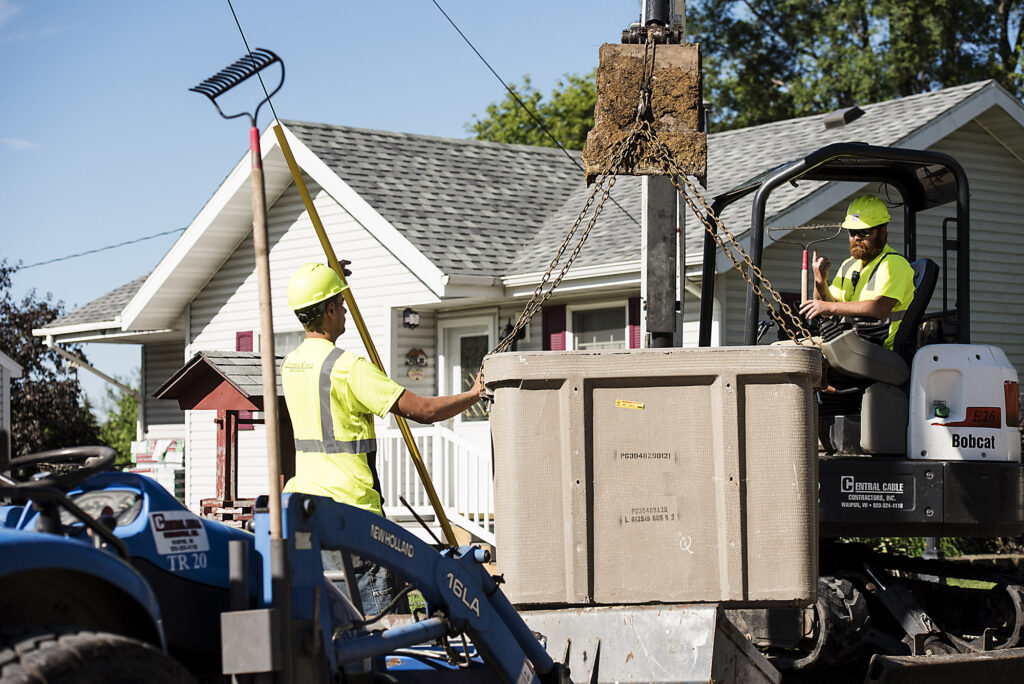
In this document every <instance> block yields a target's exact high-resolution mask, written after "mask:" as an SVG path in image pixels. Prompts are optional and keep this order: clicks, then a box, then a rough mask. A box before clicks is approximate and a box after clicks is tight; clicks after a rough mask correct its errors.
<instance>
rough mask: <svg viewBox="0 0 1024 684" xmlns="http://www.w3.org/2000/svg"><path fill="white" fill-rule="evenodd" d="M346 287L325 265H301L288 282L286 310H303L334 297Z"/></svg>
mask: <svg viewBox="0 0 1024 684" xmlns="http://www.w3.org/2000/svg"><path fill="white" fill-rule="evenodd" d="M347 287H348V285H346V284H345V283H343V282H341V278H339V277H338V274H337V273H335V272H334V271H332V270H331V268H330V267H329V266H327V265H325V264H317V263H309V264H303V265H302V266H300V267H299V269H298V270H297V271H295V273H293V274H292V277H291V280H289V281H288V308H290V309H291V310H292V311H298V310H300V309H305V308H306V307H310V306H313V305H314V304H319V303H320V302H323V301H326V300H328V299H330V298H331V297H333V296H335V295H336V294H338V293H339V292H341V291H343V290H345V289H346V288H347Z"/></svg>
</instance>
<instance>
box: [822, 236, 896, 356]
mask: <svg viewBox="0 0 1024 684" xmlns="http://www.w3.org/2000/svg"><path fill="white" fill-rule="evenodd" d="M889 255H892V256H889ZM855 272H856V273H857V274H858V276H857V278H856V281H857V282H856V284H855V283H854V277H853V274H854V273H855ZM828 290H829V292H831V293H832V298H833V299H835V300H836V301H837V302H864V301H868V300H871V299H875V298H876V297H889V298H891V299H895V300H896V306H894V307H893V308H892V311H891V312H890V313H889V318H888V321H889V334H888V335H887V336H886V338H885V343H884V345H883V346H885V348H886V349H892V341H893V339H895V337H896V331H897V330H899V328H900V323H901V322H902V321H903V316H904V315H905V314H906V312H907V307H909V306H910V302H912V301H913V300H914V269H913V268H912V267H911V265H910V262H908V261H907V260H906V259H904V258H903V256H902V255H901V254H900V253H899V252H897V251H896V250H894V249H893V248H892V247H890V246H889V245H886V246H885V249H883V250H882V253H881V254H879V255H878V256H876V257H875V258H874V259H872V260H871V261H869V262H867V263H866V264H865V263H864V262H863V261H861V260H860V259H855V258H853V257H850V258H849V259H847V260H846V261H844V262H843V265H842V266H840V267H839V272H838V273H837V274H836V277H835V278H833V279H832V284H831V285H830V286H829V288H828Z"/></svg>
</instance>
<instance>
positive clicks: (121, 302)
mask: <svg viewBox="0 0 1024 684" xmlns="http://www.w3.org/2000/svg"><path fill="white" fill-rule="evenodd" d="M148 277H149V274H146V275H144V276H140V277H138V278H136V279H135V280H133V281H131V282H130V283H127V284H125V285H122V286H121V287H119V288H117V289H116V290H112V291H110V292H108V293H107V294H105V295H103V296H102V297H97V298H96V299H94V300H92V301H91V302H89V303H88V304H86V305H84V306H80V307H78V308H77V309H75V310H74V311H72V312H71V313H68V314H65V315H64V316H61V317H60V318H58V319H57V320H55V321H53V322H51V323H49V324H48V325H45V326H43V329H44V330H46V329H48V328H63V327H65V326H68V325H78V324H80V323H104V322H106V321H116V320H117V319H118V317H119V316H120V315H121V311H122V310H123V309H124V307H125V305H127V304H128V302H129V301H131V298H132V297H134V296H135V293H136V292H138V291H139V288H141V287H142V284H143V283H144V282H146V278H148Z"/></svg>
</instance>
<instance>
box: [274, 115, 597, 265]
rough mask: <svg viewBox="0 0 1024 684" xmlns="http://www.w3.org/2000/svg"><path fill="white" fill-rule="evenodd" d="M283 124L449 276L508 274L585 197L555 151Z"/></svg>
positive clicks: (576, 173)
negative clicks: (574, 196)
mask: <svg viewBox="0 0 1024 684" xmlns="http://www.w3.org/2000/svg"><path fill="white" fill-rule="evenodd" d="M284 123H285V125H286V126H288V128H289V129H290V130H291V131H292V132H294V133H295V134H296V135H297V136H298V137H299V138H300V139H301V140H302V142H303V143H305V144H306V145H307V146H308V147H309V148H310V149H311V150H312V151H313V152H314V153H315V154H316V155H317V156H318V157H319V158H320V159H321V160H323V161H324V163H326V164H327V165H328V166H329V167H330V168H331V169H332V170H333V171H334V172H335V173H336V174H337V175H338V176H339V177H340V178H341V179H342V180H344V181H345V182H346V183H347V184H348V185H349V186H351V187H352V189H354V190H355V191H356V192H357V193H359V195H360V196H361V197H362V198H363V199H364V200H366V201H367V202H368V203H369V204H370V206H372V207H373V208H374V209H376V210H377V211H378V212H380V214H381V215H382V216H383V217H384V218H385V219H387V220H388V222H390V223H391V224H392V225H393V226H395V228H397V229H398V230H400V231H401V232H402V234H403V235H404V236H405V237H406V238H407V239H408V240H409V241H410V242H411V243H412V244H413V245H415V246H416V248H417V249H419V250H420V251H421V252H423V253H424V254H425V255H426V256H427V257H428V258H430V260H431V261H432V262H433V263H434V264H436V265H437V266H438V268H440V269H441V270H442V271H443V272H444V273H446V274H453V275H455V274H461V275H487V276H493V275H498V274H501V273H503V272H504V271H505V268H506V267H507V266H508V264H510V263H511V262H512V261H513V259H515V257H516V255H517V254H518V252H519V250H520V249H522V247H523V246H524V245H525V244H527V243H528V242H530V240H532V239H533V236H534V235H535V234H536V233H537V232H538V230H540V228H541V226H542V225H543V223H544V220H545V219H546V218H547V217H548V216H550V215H551V214H552V213H553V212H554V211H555V210H556V209H557V208H558V207H559V206H561V205H562V204H563V203H564V202H565V200H566V198H568V197H569V195H570V193H572V191H573V190H574V189H578V188H582V187H583V182H584V181H583V172H582V171H580V170H579V168H578V167H577V166H576V165H575V164H574V163H573V162H572V161H571V160H570V159H568V158H567V157H566V156H565V154H564V153H563V152H562V151H561V150H557V149H551V148H546V147H530V146H527V145H504V144H498V143H489V142H481V141H478V140H454V139H450V138H437V137H431V136H423V135H411V134H406V133H391V132H387V131H373V130H365V129H358V128H348V127H343V126H328V125H324V124H313V123H305V122H301V121H285V122H284ZM572 154H578V153H572Z"/></svg>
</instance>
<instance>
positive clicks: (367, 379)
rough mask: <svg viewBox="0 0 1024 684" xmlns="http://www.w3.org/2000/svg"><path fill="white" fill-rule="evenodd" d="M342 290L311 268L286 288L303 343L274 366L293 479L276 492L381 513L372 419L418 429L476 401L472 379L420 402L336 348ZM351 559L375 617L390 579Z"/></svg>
mask: <svg viewBox="0 0 1024 684" xmlns="http://www.w3.org/2000/svg"><path fill="white" fill-rule="evenodd" d="M346 288H348V285H347V284H346V283H344V282H342V279H341V278H340V277H339V276H338V275H337V274H336V273H335V272H334V271H333V270H331V269H330V268H329V267H328V266H326V265H324V264H316V263H310V264H305V265H304V266H302V267H300V268H299V269H298V270H297V271H296V272H295V273H294V274H293V275H292V277H291V280H290V281H289V282H288V307H289V308H291V309H292V310H293V311H294V312H295V315H296V316H297V317H298V319H299V322H300V323H302V326H303V328H304V329H305V332H306V337H305V339H304V340H303V342H302V344H301V345H299V347H298V348H297V349H295V350H294V351H292V352H291V353H289V354H288V355H287V356H285V358H284V361H283V362H282V364H281V384H282V386H283V388H284V398H285V402H286V403H287V405H288V414H289V415H290V416H291V421H292V428H293V430H294V433H295V477H293V478H291V479H290V480H289V481H288V482H287V483H286V484H285V488H284V490H285V491H286V492H302V493H304V494H315V495H317V496H328V497H331V498H332V499H334V500H335V501H340V502H342V503H346V504H350V505H352V506H357V507H359V508H363V509H366V510H368V511H373V512H374V513H377V514H378V515H383V510H382V503H383V497H382V495H381V488H380V482H379V480H378V477H377V470H376V467H375V463H374V461H375V457H376V450H377V442H376V438H375V434H374V429H373V417H374V416H375V415H376V416H379V417H381V418H384V417H386V416H387V414H388V413H389V412H390V413H394V414H397V415H400V416H403V417H405V418H408V419H410V420H415V421H417V422H420V423H435V422H438V421H441V420H447V419H448V418H451V417H453V416H455V415H458V414H459V413H461V412H462V411H464V410H466V409H467V408H469V407H470V406H472V405H473V404H475V403H476V402H477V401H479V399H480V393H481V384H480V377H479V376H477V378H476V382H475V383H474V385H473V387H472V388H471V389H470V390H469V391H467V392H462V393H461V394H455V395H451V396H444V397H421V396H419V395H417V394H414V393H413V392H410V391H408V390H406V389H405V388H404V387H402V386H401V385H399V384H398V383H396V382H395V381H394V380H391V379H390V378H389V377H387V376H386V375H384V373H382V372H381V371H380V370H379V369H378V368H377V367H376V366H374V365H373V364H371V363H370V362H369V361H367V360H366V359H364V358H362V357H361V356H359V355H357V354H354V353H353V352H350V351H343V350H341V349H339V348H338V347H336V346H335V341H336V340H337V339H338V337H339V336H340V335H341V334H342V333H343V332H344V331H345V313H346V312H345V304H344V299H343V295H342V292H343V291H344V290H345V289H346ZM323 561H324V569H326V570H341V569H342V565H341V554H340V552H338V551H324V552H323ZM353 561H354V564H355V565H356V574H357V576H358V578H359V594H360V596H361V597H362V602H363V611H364V612H365V613H366V614H367V615H369V614H375V613H379V612H380V611H381V610H383V609H384V608H385V607H386V606H387V604H388V603H390V602H391V600H392V599H393V598H394V597H395V595H396V591H397V589H396V584H397V583H396V581H395V577H394V575H393V574H392V573H391V572H390V571H389V570H388V569H387V568H384V567H381V566H378V565H377V564H376V563H371V562H369V561H362V560H361V559H358V558H353ZM402 603H403V604H404V606H406V612H408V609H407V605H408V604H407V602H402Z"/></svg>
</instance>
